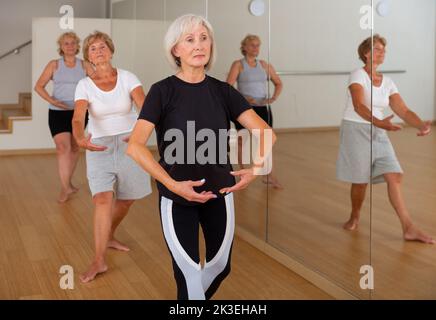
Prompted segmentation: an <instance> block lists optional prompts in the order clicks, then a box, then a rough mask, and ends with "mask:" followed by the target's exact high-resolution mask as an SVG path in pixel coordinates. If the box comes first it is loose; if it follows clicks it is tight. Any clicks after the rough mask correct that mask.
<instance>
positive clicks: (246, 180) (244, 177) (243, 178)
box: [220, 168, 256, 193]
mask: <svg viewBox="0 0 436 320" xmlns="http://www.w3.org/2000/svg"><path fill="white" fill-rule="evenodd" d="M230 174H231V175H232V176H235V177H239V178H240V180H239V182H238V183H236V184H235V185H234V186H232V187H228V188H222V189H221V190H220V193H230V192H234V191H238V190H242V189H245V188H247V186H248V185H249V184H250V183H251V182H252V181H253V180H254V179H256V176H255V175H254V174H253V168H250V169H242V170H239V171H231V172H230Z"/></svg>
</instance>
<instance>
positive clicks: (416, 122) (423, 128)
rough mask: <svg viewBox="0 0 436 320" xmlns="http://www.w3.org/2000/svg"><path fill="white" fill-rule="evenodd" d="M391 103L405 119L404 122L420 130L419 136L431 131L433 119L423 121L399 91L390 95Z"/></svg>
mask: <svg viewBox="0 0 436 320" xmlns="http://www.w3.org/2000/svg"><path fill="white" fill-rule="evenodd" d="M389 105H390V106H391V108H392V110H393V111H394V113H395V114H396V115H397V116H399V117H400V118H401V119H403V120H404V122H406V123H407V124H409V125H410V126H412V127H414V128H416V129H418V130H419V133H418V135H419V136H424V135H427V134H429V133H430V128H431V121H422V120H421V118H420V117H419V116H418V115H417V114H416V113H415V112H413V111H412V110H410V109H409V108H408V107H407V105H406V103H405V102H404V100H403V98H402V97H401V95H400V94H399V93H395V94H393V95H391V96H390V97H389Z"/></svg>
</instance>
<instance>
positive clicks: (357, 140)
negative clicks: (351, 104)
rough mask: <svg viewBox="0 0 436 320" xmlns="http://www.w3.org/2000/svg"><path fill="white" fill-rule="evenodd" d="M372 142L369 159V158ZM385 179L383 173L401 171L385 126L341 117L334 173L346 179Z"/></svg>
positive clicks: (365, 180)
mask: <svg viewBox="0 0 436 320" xmlns="http://www.w3.org/2000/svg"><path fill="white" fill-rule="evenodd" d="M371 143H372V161H370V159H371ZM371 169H372V183H381V182H384V181H385V179H384V176H383V174H385V173H403V170H402V169H401V166H400V163H399V162H398V160H397V156H396V155H395V151H394V148H393V147H392V144H391V141H390V140H389V137H388V135H387V133H386V131H385V130H383V129H380V128H377V127H374V126H373V128H372V139H371V125H370V124H366V123H358V122H354V121H348V120H342V123H341V128H340V145H339V155H338V160H337V163H336V177H337V178H338V179H339V180H341V181H345V182H351V183H369V181H370V178H369V177H370V176H371Z"/></svg>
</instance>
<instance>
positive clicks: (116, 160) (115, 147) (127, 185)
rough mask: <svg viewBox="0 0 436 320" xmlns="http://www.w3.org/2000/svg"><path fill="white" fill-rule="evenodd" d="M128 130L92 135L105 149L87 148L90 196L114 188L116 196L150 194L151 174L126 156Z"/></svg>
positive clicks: (127, 197)
mask: <svg viewBox="0 0 436 320" xmlns="http://www.w3.org/2000/svg"><path fill="white" fill-rule="evenodd" d="M129 135H130V133H122V134H119V135H115V136H106V137H100V138H92V139H91V142H92V143H94V144H96V145H102V146H106V147H108V148H107V149H106V150H104V151H89V150H86V172H87V176H88V182H89V188H90V189H91V193H92V196H94V195H96V194H97V193H100V192H107V191H113V192H115V196H116V198H117V199H122V200H135V199H141V198H143V197H145V196H146V195H148V194H150V193H151V186H150V176H149V175H148V173H146V172H145V171H144V170H143V169H142V168H141V167H140V166H139V165H138V164H136V162H135V161H133V160H132V159H131V158H130V157H129V156H127V155H126V153H125V152H126V149H127V143H126V142H124V141H123V139H124V138H125V137H128V136H129Z"/></svg>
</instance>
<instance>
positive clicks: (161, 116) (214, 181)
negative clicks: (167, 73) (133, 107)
mask: <svg viewBox="0 0 436 320" xmlns="http://www.w3.org/2000/svg"><path fill="white" fill-rule="evenodd" d="M250 108H251V106H250V105H249V103H248V102H247V100H246V99H245V98H244V97H243V96H242V95H241V94H240V93H239V92H238V91H237V90H236V89H235V88H233V87H232V86H230V85H229V84H228V83H226V82H222V81H220V80H217V79H215V78H212V77H209V76H206V77H205V79H204V80H203V81H201V82H199V83H189V82H185V81H183V80H181V79H179V78H178V77H176V76H171V77H168V78H166V79H164V80H161V81H159V82H157V83H155V84H153V85H152V86H151V88H150V91H149V92H148V94H147V97H146V99H145V101H144V105H143V106H142V110H141V113H140V115H139V119H144V120H147V121H150V122H152V123H154V125H155V129H156V134H157V144H158V149H159V155H160V160H159V163H160V165H161V166H162V167H163V168H164V169H165V170H166V172H168V174H169V175H170V176H171V177H172V178H173V179H174V180H176V181H186V180H192V181H196V180H201V179H206V182H205V183H204V184H203V185H202V186H201V187H195V191H197V192H202V191H212V192H213V193H214V194H216V195H217V196H223V195H221V194H220V193H219V190H220V189H221V188H224V187H230V186H232V185H234V184H235V178H234V177H233V176H232V175H231V174H230V171H232V166H231V164H230V160H229V157H228V150H229V139H228V135H227V132H228V130H229V129H230V121H236V119H237V118H238V117H239V115H240V114H241V113H242V112H244V111H246V110H249V109H250ZM171 129H172V130H171ZM220 129H221V130H220ZM212 133H213V135H214V137H215V138H213V137H211V135H212ZM166 134H167V137H165V135H166ZM166 140H167V141H166ZM182 141H183V143H182V144H181V143H180V142H182ZM176 146H177V147H176ZM167 148H168V149H167ZM165 150H167V154H165ZM194 150H195V151H194ZM197 155H200V156H197ZM157 186H158V190H159V193H160V194H161V195H163V196H164V197H166V198H169V199H171V200H173V201H175V202H178V203H181V204H185V205H195V204H198V203H196V202H190V201H187V200H185V199H184V198H182V197H180V196H178V195H176V194H174V193H172V192H171V191H169V190H168V189H167V188H166V187H165V186H164V185H163V184H161V183H160V182H159V181H158V182H157Z"/></svg>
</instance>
